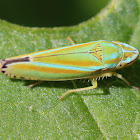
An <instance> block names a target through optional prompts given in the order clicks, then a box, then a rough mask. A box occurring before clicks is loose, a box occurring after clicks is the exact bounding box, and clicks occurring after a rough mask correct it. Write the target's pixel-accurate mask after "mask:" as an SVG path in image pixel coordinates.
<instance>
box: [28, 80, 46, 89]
mask: <svg viewBox="0 0 140 140" xmlns="http://www.w3.org/2000/svg"><path fill="white" fill-rule="evenodd" d="M42 82H44V81H38V82H36V83H34V84H31V85H29V86H28V87H29V88H32V87H34V86H36V85H38V84H40V83H42Z"/></svg>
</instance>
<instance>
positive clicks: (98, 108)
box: [0, 0, 140, 140]
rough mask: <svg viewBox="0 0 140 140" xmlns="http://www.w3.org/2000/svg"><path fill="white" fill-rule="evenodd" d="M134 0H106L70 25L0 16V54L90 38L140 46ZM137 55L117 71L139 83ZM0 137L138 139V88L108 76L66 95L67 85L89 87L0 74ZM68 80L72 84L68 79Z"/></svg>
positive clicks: (33, 49) (68, 43)
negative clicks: (25, 23)
mask: <svg viewBox="0 0 140 140" xmlns="http://www.w3.org/2000/svg"><path fill="white" fill-rule="evenodd" d="M139 4H140V3H139V1H138V0H133V1H132V0H125V1H122V0H112V1H111V3H110V4H109V5H108V6H107V7H106V8H105V9H103V10H102V11H101V12H100V13H99V14H98V15H97V16H95V17H93V18H91V19H90V20H88V21H85V22H83V23H81V24H79V25H76V26H72V27H59V28H28V27H22V26H18V25H14V24H11V23H8V22H6V21H3V20H0V51H1V53H0V54H1V55H0V59H5V58H7V57H12V56H16V55H21V54H26V53H30V52H35V51H40V50H44V49H50V48H56V47H61V46H67V45H71V42H69V41H68V40H67V39H66V38H67V37H68V36H70V37H71V38H72V39H73V41H74V42H75V43H84V42H88V41H93V40H110V41H111V40H114V41H115V40H118V41H122V42H126V43H128V44H130V45H132V46H134V47H136V48H137V49H138V50H140V43H139V37H140V16H139ZM139 63H140V59H138V61H136V62H135V63H134V64H133V65H132V66H130V67H128V68H125V69H122V70H120V71H118V72H119V73H121V74H122V75H123V77H125V78H126V79H127V80H128V81H129V82H130V83H131V84H132V85H134V86H137V87H140V79H139V76H140V71H139V69H140V64H139ZM0 79H1V80H0V84H1V86H0V108H1V109H0V139H4V140H6V139H51V140H52V139H64V140H65V139H86V140H87V139H119V140H121V139H122V140H124V139H126V140H128V139H133V140H134V139H136V140H138V139H139V138H140V93H139V92H138V91H137V90H135V89H132V88H129V87H128V86H127V85H126V84H125V83H124V82H123V81H121V80H119V79H117V78H115V77H112V78H109V79H104V80H103V81H99V82H98V88H97V89H95V90H88V91H83V92H79V93H73V94H70V95H68V96H66V97H65V98H64V100H63V102H61V101H59V100H58V97H59V96H61V95H62V94H63V93H64V92H65V91H67V90H68V89H72V88H74V85H76V87H85V86H89V85H90V83H88V82H85V83H83V81H75V82H71V81H67V82H63V81H62V82H44V83H42V84H40V85H38V86H36V87H35V88H33V89H31V90H30V89H28V87H27V86H28V85H29V84H32V83H34V82H32V81H21V80H13V79H9V78H8V77H5V76H4V75H2V74H1V75H0ZM73 83H74V84H73Z"/></svg>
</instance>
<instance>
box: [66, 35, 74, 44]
mask: <svg viewBox="0 0 140 140" xmlns="http://www.w3.org/2000/svg"><path fill="white" fill-rule="evenodd" d="M67 39H68V40H69V41H70V42H71V43H72V45H75V43H74V41H73V40H72V39H71V37H69V36H68V37H67Z"/></svg>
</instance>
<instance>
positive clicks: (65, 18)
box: [0, 0, 110, 27]
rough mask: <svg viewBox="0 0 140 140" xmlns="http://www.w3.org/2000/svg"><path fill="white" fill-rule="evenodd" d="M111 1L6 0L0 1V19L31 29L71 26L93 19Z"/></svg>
mask: <svg viewBox="0 0 140 140" xmlns="http://www.w3.org/2000/svg"><path fill="white" fill-rule="evenodd" d="M109 1H110V0H97V1H96V0H70V1H68V0H39V1H38V0H5V1H0V19H4V20H6V21H9V22H11V23H16V24H20V25H24V26H30V27H35V26H36V27H54V26H69V25H75V24H78V23H80V22H82V21H85V20H87V19H89V18H91V17H93V16H94V15H96V14H97V13H98V12H99V11H100V10H101V9H102V8H104V7H105V6H106V5H107V4H108V2H109ZM93 5H94V6H93Z"/></svg>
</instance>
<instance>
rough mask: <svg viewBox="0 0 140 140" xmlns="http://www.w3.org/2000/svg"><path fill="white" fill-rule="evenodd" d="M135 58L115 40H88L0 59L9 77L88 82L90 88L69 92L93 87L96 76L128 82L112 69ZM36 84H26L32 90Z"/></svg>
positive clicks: (1, 67) (136, 56)
mask: <svg viewBox="0 0 140 140" xmlns="http://www.w3.org/2000/svg"><path fill="white" fill-rule="evenodd" d="M138 56H139V52H138V50H137V49H136V48H134V47H132V46H130V45H128V44H126V43H122V42H117V41H105V40H99V41H92V42H88V43H83V44H77V45H72V46H66V47H61V48H56V49H50V50H44V51H40V52H35V53H30V54H26V55H20V56H16V57H12V58H7V59H4V60H1V61H0V62H1V66H0V69H1V72H2V73H3V74H4V75H6V76H8V77H11V78H17V79H23V80H37V81H39V82H38V83H40V82H41V81H65V80H74V79H89V80H90V81H91V83H92V86H90V87H85V88H80V89H71V90H68V91H67V92H66V93H64V94H63V95H62V96H61V97H60V99H61V100H62V98H63V97H64V96H65V95H67V94H69V93H71V92H79V91H84V90H89V89H94V88H96V87H97V79H98V78H100V77H111V76H116V77H118V78H120V79H122V80H123V81H124V82H125V83H126V84H127V85H129V86H131V85H130V83H129V82H128V81H127V80H126V79H125V78H123V77H122V76H121V75H120V74H118V73H116V72H115V70H116V69H121V68H124V67H127V66H129V65H131V64H133V63H134V62H135V61H136V60H137V58H138ZM38 83H35V84H33V85H30V86H29V87H32V86H34V85H36V84H38Z"/></svg>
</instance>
